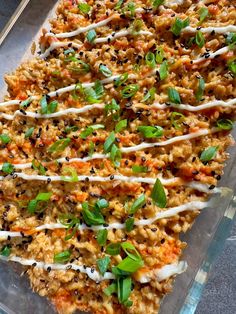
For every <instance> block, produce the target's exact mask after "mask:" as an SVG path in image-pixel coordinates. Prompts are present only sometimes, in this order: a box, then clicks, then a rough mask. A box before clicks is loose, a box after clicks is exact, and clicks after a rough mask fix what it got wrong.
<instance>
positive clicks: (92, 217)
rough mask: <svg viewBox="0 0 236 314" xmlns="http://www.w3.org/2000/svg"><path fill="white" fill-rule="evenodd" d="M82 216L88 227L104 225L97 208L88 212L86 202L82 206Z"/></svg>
mask: <svg viewBox="0 0 236 314" xmlns="http://www.w3.org/2000/svg"><path fill="white" fill-rule="evenodd" d="M82 215H83V219H84V221H85V223H86V224H87V225H88V226H92V225H94V226H99V225H102V224H104V223H105V220H104V217H103V215H102V214H101V212H100V210H99V209H98V208H95V209H94V210H90V209H89V204H88V203H87V202H84V203H83V204H82Z"/></svg>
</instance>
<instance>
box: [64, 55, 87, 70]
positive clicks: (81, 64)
mask: <svg viewBox="0 0 236 314" xmlns="http://www.w3.org/2000/svg"><path fill="white" fill-rule="evenodd" d="M67 59H70V57H69V58H67ZM71 61H74V62H76V65H75V66H71V67H69V70H71V71H73V72H77V73H88V72H89V71H90V65H89V64H87V63H85V62H84V61H82V60H78V59H77V58H74V59H73V60H71Z"/></svg>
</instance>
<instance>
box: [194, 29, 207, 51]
mask: <svg viewBox="0 0 236 314" xmlns="http://www.w3.org/2000/svg"><path fill="white" fill-rule="evenodd" d="M195 42H196V44H197V45H198V47H200V48H202V47H203V46H204V45H205V38H204V36H203V33H202V32H201V31H198V32H197V33H196V36H195Z"/></svg>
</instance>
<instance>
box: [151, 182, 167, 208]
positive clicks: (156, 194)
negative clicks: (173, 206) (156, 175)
mask: <svg viewBox="0 0 236 314" xmlns="http://www.w3.org/2000/svg"><path fill="white" fill-rule="evenodd" d="M151 198H152V200H153V202H154V203H155V204H156V205H157V206H158V207H160V208H165V207H166V204H167V199H166V193H165V190H164V188H163V185H162V183H161V181H160V180H159V179H156V182H155V184H154V186H153V189H152V192H151Z"/></svg>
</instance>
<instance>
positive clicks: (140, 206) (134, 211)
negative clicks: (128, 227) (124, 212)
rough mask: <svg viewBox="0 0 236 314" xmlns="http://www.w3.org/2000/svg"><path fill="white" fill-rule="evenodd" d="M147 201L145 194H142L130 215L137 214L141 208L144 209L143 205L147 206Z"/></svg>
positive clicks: (135, 202)
mask: <svg viewBox="0 0 236 314" xmlns="http://www.w3.org/2000/svg"><path fill="white" fill-rule="evenodd" d="M145 202H146V199H145V194H141V195H140V196H139V197H138V198H137V199H136V200H135V201H134V203H133V204H132V206H131V208H130V210H129V214H131V215H133V214H135V213H136V212H137V211H138V210H139V209H140V208H142V207H143V205H144V204H145Z"/></svg>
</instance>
